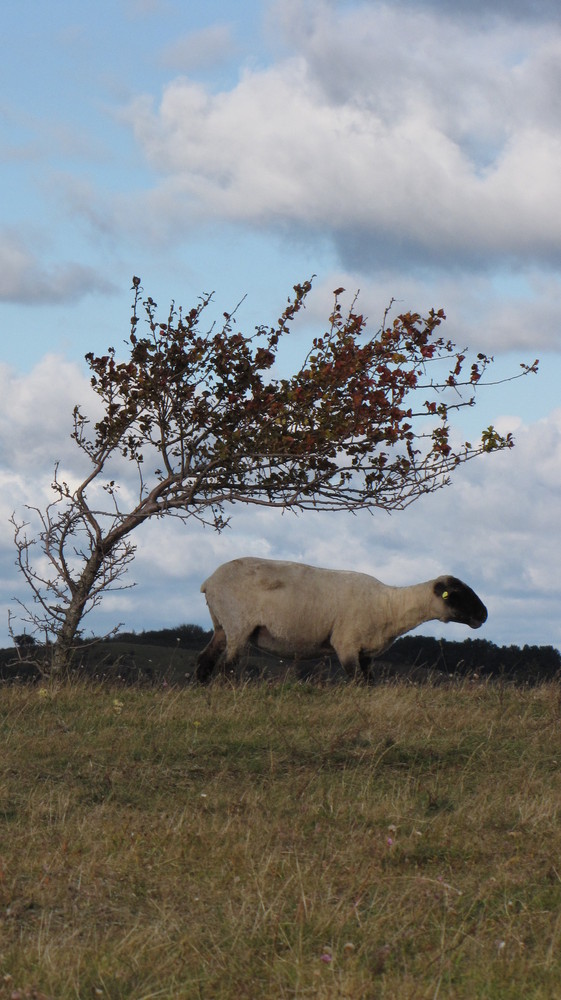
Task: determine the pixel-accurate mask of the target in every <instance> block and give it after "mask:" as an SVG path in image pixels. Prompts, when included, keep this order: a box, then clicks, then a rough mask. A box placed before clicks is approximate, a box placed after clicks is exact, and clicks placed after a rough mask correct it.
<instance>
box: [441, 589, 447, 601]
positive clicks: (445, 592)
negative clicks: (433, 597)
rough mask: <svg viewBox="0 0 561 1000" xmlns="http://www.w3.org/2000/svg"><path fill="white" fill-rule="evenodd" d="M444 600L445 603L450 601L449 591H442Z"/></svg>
mask: <svg viewBox="0 0 561 1000" xmlns="http://www.w3.org/2000/svg"><path fill="white" fill-rule="evenodd" d="M442 600H443V601H447V600H448V591H447V590H443V591H442Z"/></svg>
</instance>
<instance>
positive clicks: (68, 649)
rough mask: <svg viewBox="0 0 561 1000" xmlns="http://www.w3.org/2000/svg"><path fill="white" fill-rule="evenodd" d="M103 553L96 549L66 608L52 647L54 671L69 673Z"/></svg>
mask: <svg viewBox="0 0 561 1000" xmlns="http://www.w3.org/2000/svg"><path fill="white" fill-rule="evenodd" d="M103 558H104V556H103V553H102V552H100V551H95V552H94V553H92V555H91V556H90V558H89V559H88V561H87V563H86V565H85V566H84V569H83V572H82V575H81V577H80V579H79V580H78V583H77V585H76V588H75V590H74V592H73V594H72V598H71V600H70V603H69V605H68V608H67V610H66V614H65V617H64V621H63V623H62V625H61V628H60V630H59V632H58V636H57V639H56V642H55V643H54V645H53V648H52V655H51V663H50V670H51V671H52V673H57V674H66V673H68V671H69V669H70V666H71V664H72V660H73V658H74V653H75V652H76V634H77V632H78V627H79V625H80V622H81V620H82V616H83V614H84V609H85V607H86V602H87V600H88V597H89V595H90V593H91V590H92V587H93V585H94V583H95V580H96V577H97V574H98V573H99V570H100V567H101V565H102V563H103Z"/></svg>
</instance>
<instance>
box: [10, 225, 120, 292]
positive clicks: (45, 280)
mask: <svg viewBox="0 0 561 1000" xmlns="http://www.w3.org/2000/svg"><path fill="white" fill-rule="evenodd" d="M109 291H113V286H112V285H111V283H110V282H109V281H107V280H105V279H103V278H101V277H100V276H99V274H98V273H97V272H96V271H95V270H94V268H92V267H89V266H86V265H82V264H76V263H58V264H52V265H48V264H44V263H42V262H41V261H40V260H39V258H38V257H37V255H36V254H35V252H34V251H33V250H31V249H30V248H29V247H28V245H27V242H26V241H25V240H24V239H23V238H22V237H21V236H20V235H19V234H17V233H16V232H15V231H13V230H4V231H2V232H0V301H3V302H17V303H20V304H21V305H37V304H40V303H47V304H49V303H57V302H75V301H77V300H78V299H81V298H83V297H84V296H85V295H90V294H92V293H96V292H104V293H107V292H109Z"/></svg>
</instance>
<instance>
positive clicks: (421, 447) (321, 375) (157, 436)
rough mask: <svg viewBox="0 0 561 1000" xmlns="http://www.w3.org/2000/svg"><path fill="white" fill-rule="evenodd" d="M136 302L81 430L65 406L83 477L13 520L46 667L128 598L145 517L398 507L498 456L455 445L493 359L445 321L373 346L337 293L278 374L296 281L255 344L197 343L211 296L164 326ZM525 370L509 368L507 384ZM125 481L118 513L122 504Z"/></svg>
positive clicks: (66, 658)
mask: <svg viewBox="0 0 561 1000" xmlns="http://www.w3.org/2000/svg"><path fill="white" fill-rule="evenodd" d="M133 290H134V301H133V309H132V318H131V330H130V333H129V336H128V339H127V340H126V341H125V347H124V349H121V350H119V351H117V350H116V349H115V348H113V347H111V348H109V349H108V350H107V353H106V354H103V355H101V356H96V355H94V354H93V353H90V354H87V355H86V361H87V364H88V366H89V368H90V371H91V384H92V386H93V389H94V390H95V393H96V394H97V396H98V397H99V401H100V403H101V406H102V411H101V412H102V416H101V418H100V419H99V420H98V421H97V422H96V423H94V424H93V425H92V424H91V423H90V421H89V420H88V417H87V416H86V415H85V414H84V413H83V412H82V409H81V407H80V406H76V407H75V409H74V426H73V431H72V438H73V440H74V442H75V444H76V446H77V448H78V449H79V450H80V452H81V453H82V456H83V457H85V458H86V460H87V463H88V472H87V475H85V477H84V478H83V480H82V481H81V482H80V483H79V484H78V485H76V484H75V483H70V482H67V481H66V480H65V479H63V478H62V477H61V475H60V472H59V469H58V467H57V468H56V469H55V476H54V481H53V483H52V489H53V500H52V502H51V503H50V504H49V505H48V506H47V507H46V508H45V509H41V508H39V507H33V506H29V507H28V508H27V509H28V511H29V516H30V517H31V519H32V520H33V522H34V524H35V526H36V527H35V528H34V529H32V528H31V526H30V524H29V523H28V522H25V523H22V522H21V521H18V520H17V519H16V517H15V515H14V518H13V524H14V529H15V543H16V548H17V563H18V565H19V568H20V569H21V571H22V573H23V575H24V577H25V579H26V581H27V583H28V584H29V587H30V588H31V592H32V599H31V601H30V602H29V603H28V604H27V605H26V604H24V603H22V602H19V605H20V614H19V617H20V618H21V620H22V621H23V622H25V624H26V625H27V626H31V627H32V629H34V630H35V634H37V633H40V634H42V636H43V638H44V639H45V640H47V642H48V648H49V650H50V655H51V657H52V660H51V663H52V667H53V668H54V669H59V670H60V669H64V668H67V667H68V666H69V664H70V662H71V659H72V655H73V650H74V647H75V643H76V641H77V638H78V637H79V635H80V629H81V624H82V621H83V618H84V616H85V614H86V613H87V612H88V611H90V610H91V609H92V608H93V607H95V606H96V605H97V604H98V603H99V602H100V601H101V599H102V597H103V595H104V594H105V593H106V592H107V591H109V590H112V589H115V588H119V587H123V586H125V584H124V583H123V577H124V574H125V572H126V570H127V568H128V567H129V565H130V563H131V560H132V559H133V557H134V552H135V547H134V545H133V542H132V538H131V536H132V533H133V532H134V531H135V530H136V529H137V528H139V527H140V526H141V525H142V524H143V522H145V521H147V520H148V519H149V518H154V517H163V516H167V515H170V516H173V515H174V516H176V517H179V518H180V519H181V520H184V521H185V520H187V519H188V518H196V519H198V520H199V521H201V522H203V523H204V524H207V525H210V526H212V527H213V528H215V529H216V530H218V531H220V530H221V529H222V528H223V527H224V526H225V524H226V523H227V520H228V514H229V511H230V509H231V507H232V505H234V504H236V503H241V504H258V505H262V506H265V507H277V508H283V509H291V510H294V511H302V510H317V511H321V510H330V511H340V510H343V511H345V510H346V511H356V510H360V509H367V510H374V509H382V510H385V511H394V510H400V509H402V508H404V507H406V506H408V505H409V504H411V503H412V502H413V501H414V500H416V499H417V498H418V497H420V496H422V495H423V494H425V493H432V492H433V491H435V490H437V489H438V488H440V487H442V486H444V485H445V484H447V483H448V482H449V479H450V475H451V473H452V472H453V470H454V469H455V468H456V467H457V466H458V465H460V464H462V463H464V462H467V461H469V460H470V459H472V458H475V457H476V456H477V455H481V454H483V453H485V452H495V451H500V450H502V449H504V448H510V447H512V444H513V441H512V437H511V435H510V434H507V435H506V436H503V435H500V434H498V433H497V431H496V430H495V429H494V428H493V427H488V428H487V429H486V430H484V431H483V432H482V434H481V435H480V437H479V440H478V441H477V442H476V443H474V444H472V443H470V442H468V441H466V442H464V443H463V444H461V446H454V445H452V443H451V432H450V415H451V413H453V412H455V411H458V410H460V409H462V408H463V407H471V406H473V405H474V402H475V396H476V391H477V389H478V387H479V386H480V385H481V384H482V377H483V376H484V374H485V372H486V370H487V369H488V367H489V365H490V364H491V362H492V360H493V359H492V358H489V357H487V356H486V355H484V354H477V355H476V356H474V357H469V356H468V353H467V351H465V350H459V349H458V348H457V347H456V345H454V344H453V343H452V342H451V341H450V340H448V339H446V338H445V337H443V336H442V335H441V334H440V331H439V328H440V326H441V324H442V322H443V320H444V319H445V316H444V313H443V312H442V311H438V312H435V311H431V312H430V313H429V314H428V316H426V317H424V318H423V317H421V316H420V315H418V314H416V313H406V314H404V315H400V316H397V318H395V319H394V320H393V322H390V321H389V319H388V314H386V316H385V317H384V322H383V324H382V326H381V328H380V329H379V330H377V331H376V332H374V333H369V332H368V329H367V322H366V319H365V317H364V316H363V315H361V314H360V313H359V312H358V309H357V299H356V298H355V299H354V300H353V302H352V304H351V306H350V308H349V309H346V310H344V309H343V307H342V304H341V298H340V296H341V295H342V293H343V291H344V289H342V288H340V289H337V290H336V292H335V293H334V306H333V311H332V313H331V316H330V317H329V321H328V323H327V329H326V332H325V333H323V334H322V335H321V336H317V337H315V338H314V339H313V341H312V342H311V343H310V342H308V344H307V346H306V348H305V349H304V351H302V355H303V361H302V364H301V365H300V367H299V368H298V369H297V370H296V371H295V372H294V374H292V375H290V376H289V377H281V376H280V375H279V374H273V369H274V366H275V363H277V368H278V361H279V349H280V348H281V347H282V345H283V344H284V342H285V341H286V340H287V338H288V337H289V335H290V329H291V324H292V321H293V320H294V319H295V317H296V316H297V314H298V313H299V312H300V311H301V310H302V309H303V308H304V306H305V303H306V299H307V296H308V295H309V293H310V290H311V282H310V281H306V282H304V283H303V284H301V285H296V286H295V287H294V294H293V295H292V296H291V297H290V298H289V300H288V304H287V306H286V308H285V310H284V312H283V313H282V315H281V317H280V318H279V320H278V321H277V323H276V324H275V325H273V326H271V327H268V326H261V327H258V328H257V329H256V330H255V331H254V332H253V333H252V334H251V335H246V334H243V333H242V332H240V330H239V328H238V322H237V315H236V312H234V313H232V314H224V317H223V323H222V324H221V326H220V328H217V327H216V325H215V324H210V328H207V329H203V324H204V322H205V321H206V315H207V310H208V307H209V305H210V303H211V298H212V296H210V295H206V296H204V297H203V298H201V299H200V300H199V302H198V304H197V305H196V306H194V307H193V308H192V309H190V310H189V311H184V310H182V309H177V308H176V307H175V306H174V305H173V304H172V307H171V309H170V311H169V314H168V315H167V318H165V319H164V320H163V321H162V320H160V319H158V312H157V305H156V303H155V302H154V301H153V300H152V299H151V298H147V299H145V300H144V301H143V300H142V289H141V285H140V280H139V279H138V278H134V279H133ZM142 318H143V319H144V320H145V322H141V319H142ZM295 346H298V345H297V344H296V345H293V348H294V347H295ZM535 370H536V363H534V364H533V365H522V366H521V371H520V372H519V373H518V375H516V376H513V377H520V375H524V374H526V373H528V372H529V371H535ZM131 468H132V469H133V470H134V473H135V481H136V487H135V490H134V494H133V499H132V500H131V499H130V497H131V493H130V489H126V490H125V489H120V485H121V486H122V484H123V481H124V480H127V481H128V479H127V476H128V474H129V473H130V470H131ZM125 496H126V497H128V498H129V499H128V501H125V500H124V499H123V497H125Z"/></svg>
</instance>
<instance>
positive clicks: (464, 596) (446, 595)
mask: <svg viewBox="0 0 561 1000" xmlns="http://www.w3.org/2000/svg"><path fill="white" fill-rule="evenodd" d="M434 592H435V594H436V596H437V597H439V598H440V600H441V601H442V616H441V619H440V620H441V621H444V622H461V624H462V625H469V626H470V628H480V627H481V625H483V622H485V621H487V608H486V607H485V605H484V604H483V601H480V600H479V598H478V596H477V594H476V593H475V592H474V591H473V590H472V589H471V587H468V586H467V585H466V584H465V583H462V581H461V580H458V579H457V578H456V577H455V576H442V577H440V579H439V580H437V581H436V583H435V585H434Z"/></svg>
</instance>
